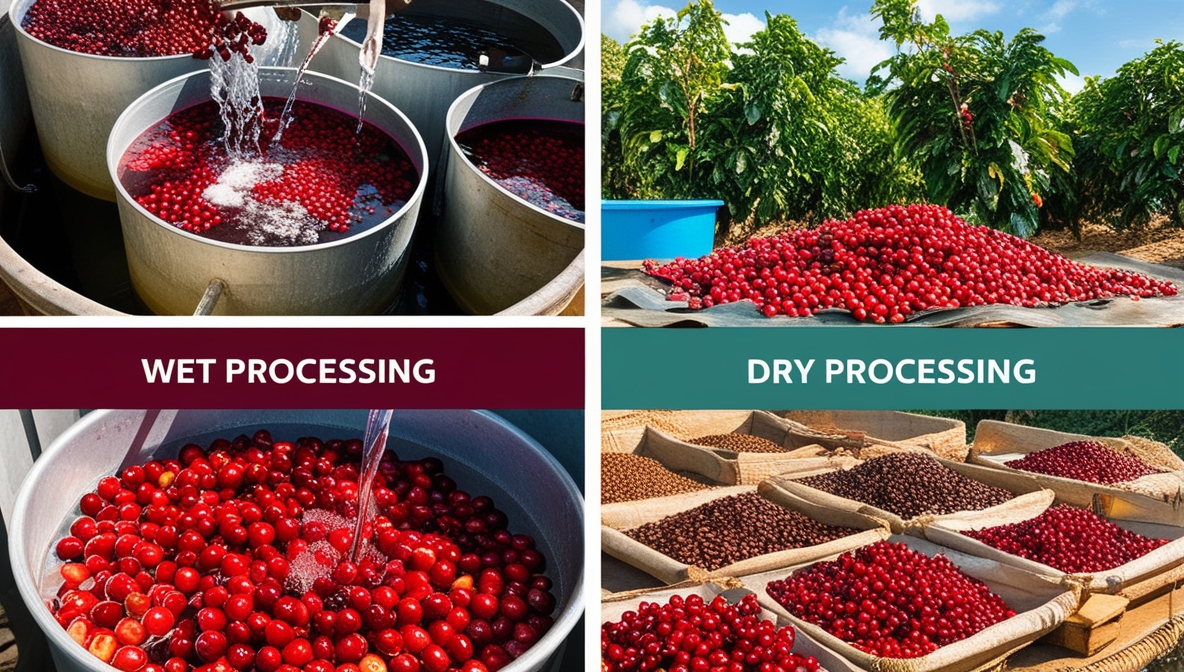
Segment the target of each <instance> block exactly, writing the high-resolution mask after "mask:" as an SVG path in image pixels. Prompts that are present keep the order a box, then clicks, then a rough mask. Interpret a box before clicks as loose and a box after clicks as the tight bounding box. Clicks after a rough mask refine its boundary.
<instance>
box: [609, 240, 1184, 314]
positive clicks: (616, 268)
mask: <svg viewBox="0 0 1184 672" xmlns="http://www.w3.org/2000/svg"><path fill="white" fill-rule="evenodd" d="M1079 261H1082V262H1083V263H1087V264H1090V265H1092V266H1102V267H1108V268H1121V269H1125V270H1129V271H1136V272H1138V273H1143V274H1145V275H1150V276H1152V277H1154V278H1158V279H1161V280H1170V281H1172V282H1174V283H1176V286H1177V288H1179V289H1180V290H1181V293H1180V294H1177V295H1176V296H1171V297H1161V298H1152V299H1142V300H1140V301H1132V300H1130V299H1128V298H1115V299H1100V300H1097V301H1083V302H1078V303H1070V304H1066V305H1063V306H1057V307H1050V308H1020V307H1016V306H974V307H970V308H942V309H934V310H927V311H924V312H920V313H916V314H915V315H913V316H911V317H910V318H909V319H908V320H907V321H906V322H905V324H906V325H913V326H919V327H920V326H923V327H978V326H1022V327H1077V326H1117V325H1130V326H1149V327H1176V326H1182V325H1184V270H1181V269H1178V268H1173V267H1171V266H1163V265H1160V264H1151V263H1147V262H1144V261H1138V260H1136V259H1131V258H1129V257H1124V256H1121V255H1117V254H1110V253H1096V254H1091V255H1090V256H1088V257H1086V258H1084V259H1081V260H1079ZM640 267H641V263H640V262H617V263H613V264H606V265H604V266H602V267H601V284H602V287H604V288H609V289H610V291H611V292H612V293H611V294H609V295H608V296H607V297H605V299H604V300H603V302H602V305H601V315H602V316H603V317H604V318H608V319H614V320H620V321H621V322H624V323H627V324H631V325H633V326H637V327H817V326H853V325H858V326H872V327H875V326H884V325H876V324H871V323H866V322H859V321H857V320H855V318H853V317H851V314H850V313H848V312H847V311H845V310H831V311H826V312H824V313H821V314H819V315H815V316H813V317H783V316H779V317H774V318H767V317H764V316H762V315H761V314H760V313H758V312H757V310H756V308H755V307H753V305H752V304H751V303H749V302H747V301H740V302H738V303H728V304H724V305H722V306H713V307H711V308H707V309H704V310H697V311H696V310H690V309H688V308H687V307H686V302H685V301H667V300H666V296H665V294H664V290H665V288H666V287H668V286H669V285H668V284H667V283H665V282H663V281H661V280H659V279H657V278H653V277H650V276H647V275H645V274H644V273H642V272H641V271H639V270H636V269H638V268H640Z"/></svg>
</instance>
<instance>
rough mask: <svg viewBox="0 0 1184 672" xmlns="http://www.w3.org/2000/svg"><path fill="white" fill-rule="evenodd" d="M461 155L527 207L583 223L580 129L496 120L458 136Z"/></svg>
mask: <svg viewBox="0 0 1184 672" xmlns="http://www.w3.org/2000/svg"><path fill="white" fill-rule="evenodd" d="M456 142H457V144H459V145H460V146H461V148H462V149H463V150H464V152H465V155H466V156H468V157H469V160H470V161H472V162H473V165H475V166H477V169H478V170H480V171H481V172H483V173H485V174H486V175H488V176H489V177H490V179H492V180H493V181H495V182H497V183H498V184H500V185H501V186H502V187H504V188H505V189H507V190H508V191H510V192H511V193H513V194H514V195H515V196H517V197H518V198H521V199H522V200H524V201H527V202H528V203H531V204H533V205H536V206H538V207H540V208H542V209H544V210H546V211H547V212H550V213H552V214H555V215H558V216H559V217H563V218H565V219H571V220H574V221H577V222H582V221H584V126H583V124H576V123H572V122H562V121H550V120H531V121H522V120H506V121H495V122H491V123H488V124H482V125H481V126H477V127H475V128H471V129H469V130H467V131H464V132H462V133H460V134H459V135H457V136H456Z"/></svg>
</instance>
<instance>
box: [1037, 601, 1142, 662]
mask: <svg viewBox="0 0 1184 672" xmlns="http://www.w3.org/2000/svg"><path fill="white" fill-rule="evenodd" d="M1129 604H1130V601H1129V600H1127V599H1126V598H1124V597H1118V596H1117V595H1092V596H1090V598H1089V599H1088V600H1086V601H1085V604H1083V605H1082V606H1081V608H1080V609H1078V610H1077V613H1075V614H1073V615H1072V616H1070V617H1069V618H1068V619H1066V620H1065V622H1064V623H1062V624H1061V626H1060V627H1058V628H1057V629H1056V630H1053V631H1052V632H1051V633H1049V634H1048V636H1046V637H1045V638H1044V639H1043V640H1041V641H1043V642H1045V643H1046V644H1054V645H1056V646H1061V647H1064V648H1066V649H1069V650H1070V651H1074V652H1076V653H1079V654H1081V655H1085V656H1092V655H1094V654H1095V653H1097V652H1099V651H1101V650H1102V649H1104V648H1106V647H1107V646H1109V645H1110V644H1112V643H1114V641H1115V640H1116V639H1118V635H1119V634H1120V628H1121V622H1122V617H1123V614H1124V613H1126V608H1127V605H1129Z"/></svg>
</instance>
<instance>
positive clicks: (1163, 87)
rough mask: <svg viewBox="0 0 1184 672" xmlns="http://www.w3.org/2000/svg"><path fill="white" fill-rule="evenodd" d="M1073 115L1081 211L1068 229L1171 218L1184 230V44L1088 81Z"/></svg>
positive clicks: (1068, 217)
mask: <svg viewBox="0 0 1184 672" xmlns="http://www.w3.org/2000/svg"><path fill="white" fill-rule="evenodd" d="M1067 116H1068V119H1067V120H1066V124H1067V126H1068V127H1069V128H1070V129H1071V130H1072V131H1073V132H1074V134H1075V135H1074V140H1073V144H1074V146H1075V147H1076V148H1077V160H1076V161H1074V164H1073V168H1074V179H1073V182H1072V184H1071V185H1070V186H1071V190H1072V193H1073V194H1074V195H1075V196H1076V201H1075V202H1074V203H1073V205H1075V206H1076V207H1075V208H1073V209H1072V210H1069V211H1068V212H1066V213H1064V215H1065V222H1064V223H1066V224H1068V225H1070V226H1073V227H1074V228H1075V229H1076V228H1077V227H1078V226H1079V225H1080V222H1081V221H1082V220H1086V221H1099V222H1103V223H1105V224H1108V225H1109V226H1111V227H1112V228H1115V229H1118V230H1123V229H1126V228H1129V227H1131V226H1138V225H1143V224H1146V223H1148V222H1149V221H1150V220H1151V218H1152V217H1154V216H1156V215H1163V216H1166V217H1168V219H1169V221H1170V222H1171V223H1172V224H1174V225H1176V226H1184V176H1182V172H1181V169H1182V168H1184V45H1181V44H1180V43H1179V42H1166V43H1165V42H1159V43H1158V46H1156V47H1155V49H1153V50H1151V51H1150V52H1149V53H1147V54H1145V55H1143V56H1142V57H1141V58H1137V59H1135V60H1133V61H1131V62H1129V63H1127V64H1125V65H1123V66H1122V67H1121V68H1119V69H1118V73H1117V74H1115V76H1113V77H1109V78H1105V79H1099V78H1095V77H1090V78H1087V79H1086V84H1085V88H1084V89H1082V91H1081V92H1080V93H1078V94H1077V95H1076V96H1075V97H1074V98H1073V101H1072V104H1071V105H1070V107H1069V112H1068V115H1067Z"/></svg>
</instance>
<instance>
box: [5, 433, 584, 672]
mask: <svg viewBox="0 0 1184 672" xmlns="http://www.w3.org/2000/svg"><path fill="white" fill-rule="evenodd" d="M365 422H366V411H317V410H311V411H310V410H298V411H266V410H265V411H192V410H190V411H161V412H159V415H151V414H149V412H146V411H142V410H140V411H137V410H118V411H97V412H93V413H90V414H88V415H87V416H86V417H85V418H83V419H82V420H81V421H79V422H78V423H76V424H74V425H73V426H72V427H71V428H70V429H68V430H66V432H65V433H63V434H62V435H61V436H60V437H58V439H57V440H56V441H54V442H53V444H52V445H51V446H50V447H49V448H48V449H46V450H45V452H44V453H43V454H42V455H41V457H40V458H39V459H38V460H37V461H36V462H35V463H34V465H33V469H32V470H31V471H30V472H29V474H28V476H27V477H26V478H25V481H24V484H23V485H22V487H21V490H20V492H19V494H18V495H17V501H16V506H15V511H14V515H13V521H12V525H11V528H10V536H9V555H10V557H11V559H12V569H13V574H14V575H15V578H16V583H17V587H18V589H19V590H20V594H21V598H22V599H23V600H24V602H25V604H26V605H27V606H28V608H29V610H30V612H32V614H33V617H34V619H35V620H36V621H37V624H38V625H39V626H40V627H41V629H42V630H43V631H44V632H45V635H46V637H47V638H48V640H49V645H50V651H51V653H52V655H53V658H54V662H55V663H56V667H57V669H58V671H59V672H110V670H111V669H112V668H111V667H110V666H108V665H106V664H105V663H103V662H102V661H100V660H99V659H98V658H96V657H94V656H93V655H91V654H90V653H89V652H87V651H86V649H85V648H83V647H81V646H79V645H78V643H77V642H75V641H74V640H73V639H71V638H70V636H69V635H68V634H66V631H65V629H63V628H62V627H61V626H60V625H58V623H57V621H55V620H54V618H53V615H52V614H50V612H49V610H48V609H46V607H45V604H44V602H42V600H41V596H40V587H41V582H42V579H43V572H44V570H45V567H46V561H47V556H48V554H49V553H50V549H51V548H52V545H53V542H54V539H55V538H56V537H57V535H58V534H59V530H60V529H61V527H62V525H63V524H64V523H65V522H66V521H67V518H68V517H69V516H70V515H71V513H72V512H73V511H74V510H76V507H77V505H78V500H79V499H80V498H81V497H82V495H83V494H84V493H86V492H88V491H90V490H93V488H94V487H95V484H96V483H97V482H98V480H99V478H100V477H102V476H104V475H108V474H111V473H114V472H116V471H117V470H118V469H119V468H120V467H121V466H122V465H124V464H125V463H126V464H131V463H142V462H145V461H147V460H149V459H151V458H152V457H153V456H175V455H176V454H177V451H178V450H179V449H180V447H181V446H182V445H184V444H185V443H190V442H193V443H198V444H201V445H208V444H209V442H210V441H212V440H213V439H214V438H217V437H224V438H233V437H234V436H236V435H238V434H242V433H247V434H250V433H253V432H254V431H255V430H257V429H259V428H261V427H265V428H268V429H270V430H271V431H272V432H273V434H275V435H276V436H285V437H288V436H290V437H293V438H294V437H298V436H320V437H322V438H326V439H327V438H331V437H334V438H350V437H361V436H362V432H363V430H364V427H365ZM390 437H391V438H390V441H389V443H388V447H390V448H391V449H393V450H396V451H397V452H398V453H399V454H400V456H403V457H410V456H417V457H418V456H422V457H429V456H435V457H439V458H440V459H441V460H443V461H444V462H445V465H446V468H447V469H448V473H449V475H450V476H452V477H453V478H454V479H455V480H456V481H457V483H458V484H460V486H461V487H462V488H465V489H466V490H468V491H469V492H473V493H483V494H488V495H490V496H492V497H493V499H494V501H495V502H497V505H498V508H500V509H501V510H503V511H504V512H505V513H506V515H507V516H508V517H509V519H510V521H512V524H513V525H514V527H515V529H516V530H521V531H522V532H524V533H526V534H530V535H531V536H533V537H534V539H535V541H536V543H537V544H538V547H539V549H540V551H541V552H542V553H543V555H544V556H545V557H546V558H547V566H548V568H549V570H548V572H547V574H548V576H550V577H551V578H552V580H553V582H554V588H553V593H554V595H555V597H556V609H555V613H554V619H555V622H554V625H553V626H552V627H551V629H550V630H548V631H547V633H546V634H545V635H543V637H542V638H541V639H540V640H539V641H538V642H537V643H536V644H535V645H534V646H533V647H531V648H530V649H529V650H528V651H527V652H526V653H525V654H523V655H522V656H521V657H519V658H518V659H517V660H514V661H513V662H511V663H510V664H509V665H507V666H506V667H504V668H502V670H503V671H504V672H532V671H535V670H543V669H546V668H547V666H548V665H549V664H552V665H553V659H554V658H556V657H557V656H555V655H554V654H555V653H556V652H557V649H558V648H559V646H560V644H561V643H562V642H563V641H564V639H565V638H566V637H567V635H568V633H569V632H570V631H571V629H572V627H573V626H574V625H575V624H576V623H577V621H579V618H580V614H581V613H582V612H583V609H584V607H583V603H582V593H583V568H584V562H583V560H584V524H583V500H582V498H581V497H580V494H579V491H578V490H577V489H576V487H575V484H574V483H573V482H572V480H571V478H570V477H569V476H568V475H567V473H566V472H565V471H564V470H563V468H562V467H561V466H560V465H559V463H558V462H557V461H556V460H555V458H554V457H552V456H551V455H550V454H549V453H547V451H546V450H545V449H543V448H542V447H541V446H539V445H538V444H537V443H536V442H535V441H534V440H533V439H531V438H530V437H529V436H527V435H525V434H524V433H522V432H521V431H520V430H518V429H517V428H516V427H514V426H513V425H511V424H509V423H507V422H506V421H505V420H503V419H501V418H498V417H497V416H495V415H493V414H490V413H486V412H482V411H464V410H453V411H396V413H395V416H394V419H393V420H392V422H391V435H390ZM475 446H479V447H480V449H479V450H478V449H475V448H474V447H475ZM527 481H529V482H530V487H527V488H524V487H522V483H524V482H527ZM552 669H553V667H552Z"/></svg>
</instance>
